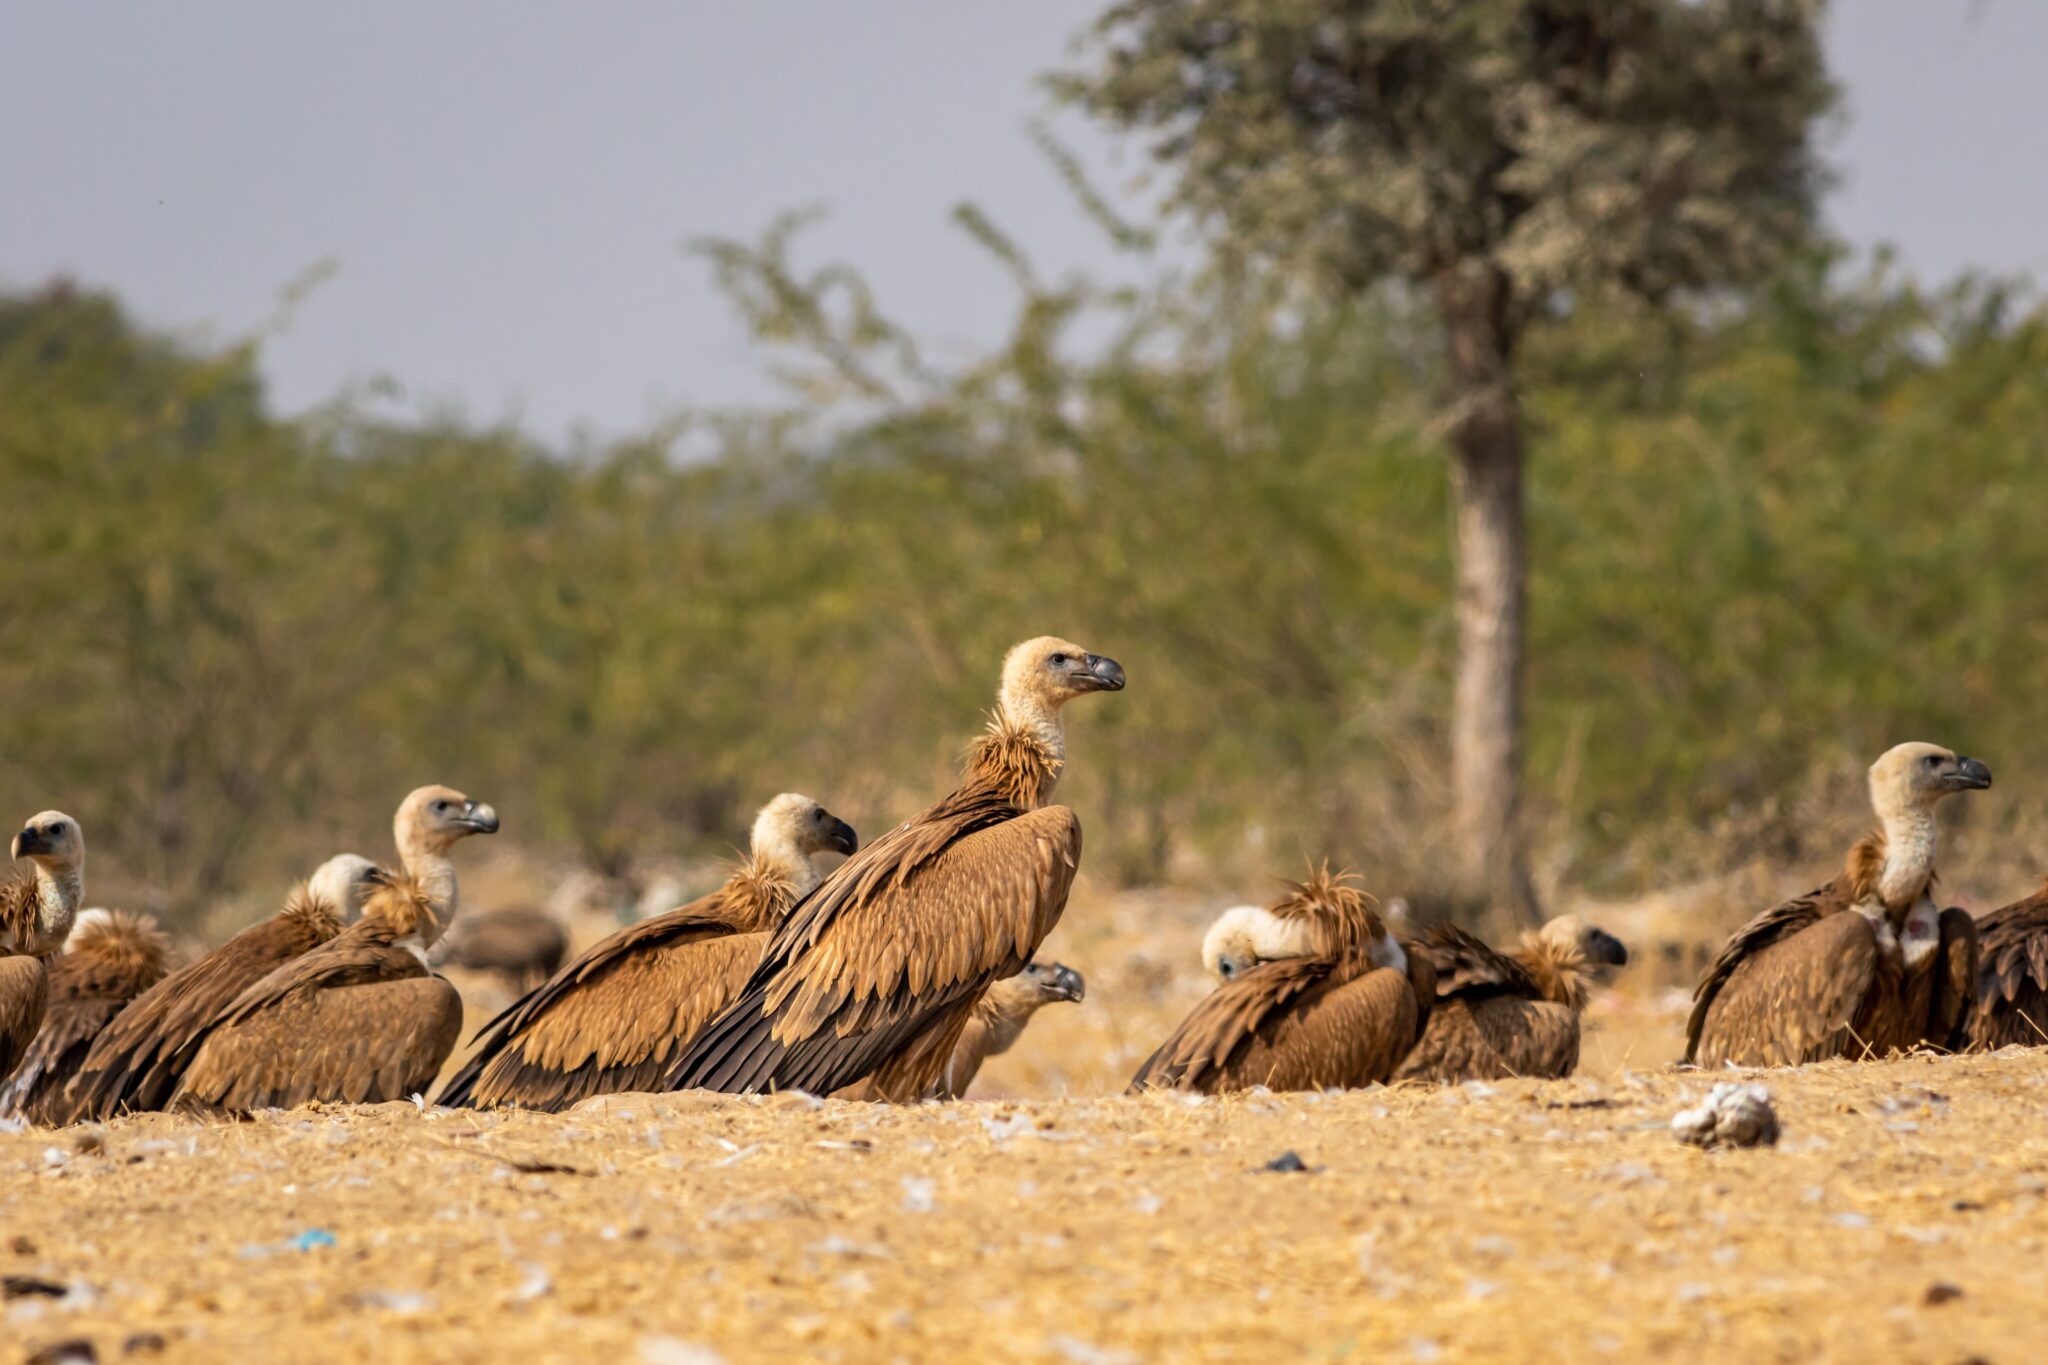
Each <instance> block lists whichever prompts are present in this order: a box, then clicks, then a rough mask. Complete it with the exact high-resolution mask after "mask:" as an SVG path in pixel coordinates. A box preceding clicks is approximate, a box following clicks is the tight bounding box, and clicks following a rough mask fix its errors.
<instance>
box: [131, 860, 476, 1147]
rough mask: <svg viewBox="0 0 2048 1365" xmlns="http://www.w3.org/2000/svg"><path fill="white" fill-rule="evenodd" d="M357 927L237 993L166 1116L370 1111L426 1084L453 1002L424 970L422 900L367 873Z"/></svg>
mask: <svg viewBox="0 0 2048 1365" xmlns="http://www.w3.org/2000/svg"><path fill="white" fill-rule="evenodd" d="M374 876H375V881H376V885H375V886H374V887H373V888H372V890H371V892H370V898H369V901H368V902H367V903H366V904H365V905H364V906H363V917H362V918H361V919H359V920H357V921H356V922H355V923H354V924H351V925H350V926H349V927H348V928H346V929H344V930H342V931H341V932H340V933H339V934H336V935H335V936H334V937H333V938H331V939H329V940H328V941H327V942H325V943H323V944H321V945H320V946H319V947H317V948H315V949H313V950H312V951H311V952H308V953H304V954H302V955H301V956H299V957H297V958H294V959H293V960H292V961H290V962H287V963H285V964H284V965H283V966H282V967H279V968H278V969H277V970H276V971H273V972H271V973H270V974H269V975H268V976H266V977H264V978H263V979H262V980H261V981H258V982H257V983H256V984H255V985H253V986H251V987H249V988H248V989H247V990H245V991H243V992H242V993H241V994H240V995H238V996H236V997H235V999H234V1000H233V1001H232V1002H230V1003H229V1005H228V1007H227V1008H226V1009H224V1010H222V1011H221V1012H220V1014H219V1015H218V1016H217V1017H216V1018H215V1019H214V1020H213V1021H212V1023H211V1024H209V1025H208V1027H207V1029H206V1031H205V1032H204V1034H203V1035H202V1036H201V1038H200V1039H199V1043H198V1047H197V1049H196V1050H195V1051H194V1053H193V1055H192V1061H191V1064H190V1065H189V1066H187V1067H186V1068H185V1074H184V1076H183V1078H182V1079H180V1081H179V1082H178V1088H177V1091H176V1092H175V1093H174V1094H173V1095H172V1096H171V1107H172V1108H187V1107H189V1108H193V1109H197V1110H200V1111H202V1112H216V1111H227V1112H231V1113H246V1112H248V1111H250V1110H253V1109H289V1108H292V1107H293V1106H295V1105H300V1104H305V1103H307V1102H309V1101H313V1100H324V1101H329V1102H339V1103H348V1104H376V1103H379V1102H381V1101H384V1100H402V1099H404V1098H406V1097H407V1096H409V1095H412V1094H415V1093H419V1092H423V1091H425V1090H426V1088H427V1087H428V1086H430V1085H432V1084H433V1082H434V1077H435V1076H436V1075H437V1074H439V1072H440V1070H441V1063H442V1062H444V1061H446V1060H447V1059H448V1053H449V1052H450V1051H451V1050H452V1049H453V1048H454V1046H455V1040H456V1038H457V1037H459V1036H460V1035H461V1032H462V997H461V996H460V995H458V994H457V993H456V990H455V987H453V986H451V985H449V984H448V982H447V981H445V980H443V979H442V978H441V977H438V976H436V975H434V974H433V972H432V971H430V970H429V969H428V967H427V950H426V940H427V938H428V936H429V935H430V933H431V931H432V927H433V919H434V911H433V899H434V898H433V896H432V895H431V894H430V893H429V892H428V890H427V889H426V887H424V886H422V885H421V884H420V883H419V882H417V881H415V880H413V879H412V878H411V877H409V876H406V875H404V874H402V873H392V872H378V873H376V874H374Z"/></svg>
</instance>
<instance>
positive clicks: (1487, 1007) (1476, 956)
mask: <svg viewBox="0 0 2048 1365" xmlns="http://www.w3.org/2000/svg"><path fill="white" fill-rule="evenodd" d="M1407 947H1408V951H1409V952H1411V953H1413V952H1420V953H1425V954H1427V955H1428V956H1429V959H1430V965H1431V966H1432V967H1434V968H1435V970H1436V1005H1435V1007H1434V1008H1432V1009H1431V1010H1430V1014H1429V1027H1427V1028H1426V1029H1424V1030H1423V1031H1422V1040H1421V1041H1420V1042H1418V1043H1417V1044H1416V1045H1415V1050H1414V1051H1413V1052H1410V1053H1409V1054H1408V1059H1407V1060H1406V1061H1404V1062H1403V1063H1401V1066H1400V1069H1399V1070H1397V1071H1396V1072H1395V1073H1394V1078H1395V1079H1396V1080H1423V1081H1439V1082H1452V1081H1490V1080H1498V1079H1501V1078H1503V1077H1508V1076H1534V1077H1540V1078H1543V1079H1548V1080H1555V1079H1558V1078H1560V1077H1564V1076H1569V1075H1571V1074H1572V1072H1573V1070H1575V1069H1576V1068H1577V1067H1578V1064H1579V1018H1580V1015H1581V1014H1582V1013H1583V1012H1584V1010H1585V1008H1586V994H1587V975H1588V968H1589V967H1591V966H1595V965H1604V966H1617V967H1618V966H1621V965H1623V964H1624V963H1626V962H1627V961H1628V949H1626V948H1624V947H1623V946H1622V944H1621V940H1619V939H1617V938H1615V937H1614V936H1613V935H1612V934H1609V933H1607V932H1606V931H1604V930H1601V929H1596V928H1594V927H1593V926H1592V925H1589V924H1583V923H1581V922H1580V921H1579V918H1578V917H1577V916H1576V915H1560V916H1559V917H1558V918H1556V919H1554V920H1551V921H1550V922H1549V923H1548V924H1546V925H1544V926H1543V927H1542V928H1541V929H1540V930H1537V931H1535V932H1533V933H1526V934H1524V935H1523V936H1522V941H1521V943H1520V944H1519V945H1518V946H1517V947H1516V948H1515V950H1514V951H1513V952H1511V953H1498V952H1495V951H1494V950H1493V949H1492V948H1490V947H1488V946H1487V945H1486V944H1484V943H1482V942H1481V941H1480V940H1479V939H1477V938H1475V937H1473V936H1472V935H1471V934H1468V933H1466V932H1465V931H1464V930H1462V929H1459V928H1458V927H1457V926H1455V925H1452V924H1439V925H1435V926H1433V927H1431V928H1430V929H1428V930H1426V931H1424V932H1423V933H1422V934H1421V935H1420V936H1419V937H1417V938H1415V939H1413V940H1411V941H1410V942H1409V943H1408V945H1407Z"/></svg>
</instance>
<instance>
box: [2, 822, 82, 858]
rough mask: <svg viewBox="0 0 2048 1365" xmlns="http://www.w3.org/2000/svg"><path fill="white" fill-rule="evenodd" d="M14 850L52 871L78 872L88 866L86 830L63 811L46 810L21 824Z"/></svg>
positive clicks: (18, 855) (15, 852)
mask: <svg viewBox="0 0 2048 1365" xmlns="http://www.w3.org/2000/svg"><path fill="white" fill-rule="evenodd" d="M12 851H13V853H14V856H15V857H17V858H27V859H28V860H29V861H30V862H33V863H34V864H35V865H36V866H37V867H39V868H42V869H44V870H46V871H49V872H52V873H64V872H78V871H81V870H83V869H84V867H85V831H83V830H81V829H80V828H79V827H78V822H77V821H76V820H74V819H72V818H71V817H70V816H68V815H66V814H65V813H64V812H63V811H61V810H46V811H44V812H43V813H42V814H40V815H35V816H31V817H30V818H29V821H28V823H27V824H25V825H23V826H22V827H21V833H19V834H17V835H15V836H14V845H13V850H12Z"/></svg>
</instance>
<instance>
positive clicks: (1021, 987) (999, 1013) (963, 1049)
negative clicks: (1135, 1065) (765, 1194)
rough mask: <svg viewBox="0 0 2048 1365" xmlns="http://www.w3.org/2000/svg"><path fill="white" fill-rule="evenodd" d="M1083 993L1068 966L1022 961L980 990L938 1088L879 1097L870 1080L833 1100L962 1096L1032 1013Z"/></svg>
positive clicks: (1013, 1043) (874, 1081)
mask: <svg viewBox="0 0 2048 1365" xmlns="http://www.w3.org/2000/svg"><path fill="white" fill-rule="evenodd" d="M1086 993H1087V983H1086V982H1085V981H1083V980H1082V979H1081V974H1080V973H1079V972H1077V971H1075V970H1074V969H1073V968H1072V967H1069V966H1066V965H1065V964H1063V963H1059V962H1054V963H1050V964H1041V963H1037V962H1032V963H1028V964H1026V966H1025V968H1024V970H1023V971H1021V972H1019V973H1017V974H1016V975H1015V976H1013V977H1010V978H1008V979H1007V980H1004V981H998V982H996V984H995V985H993V986H990V987H989V988H988V989H987V990H986V991H984V992H982V996H981V999H980V1000H978V1001H976V1002H975V1005H974V1011H973V1013H971V1014H969V1015H968V1016H967V1023H966V1024H965V1025H964V1026H962V1028H961V1030H960V1039H959V1041H958V1042H956V1043H954V1044H953V1051H952V1055H951V1056H949V1057H948V1058H947V1059H946V1066H945V1070H944V1071H943V1072H942V1073H941V1075H940V1076H939V1080H938V1084H937V1085H935V1086H934V1087H933V1088H932V1089H931V1090H930V1091H929V1092H927V1093H926V1094H923V1095H900V1094H898V1095H892V1094H885V1093H883V1091H882V1089H881V1085H880V1083H879V1081H878V1080H877V1078H875V1077H873V1076H870V1077H869V1078H868V1079H867V1080H864V1081H862V1082H860V1083H859V1084H858V1085H852V1086H848V1087H847V1088H846V1089H844V1090H841V1091H838V1092H836V1093H835V1095H834V1098H836V1099H843V1100H868V1101H875V1100H890V1101H895V1102H898V1103H902V1102H905V1101H909V1100H914V1099H933V1100H957V1099H959V1098H960V1097H961V1096H962V1095H965V1094H966V1093H967V1087H968V1086H970V1085H972V1084H974V1078H975V1076H976V1075H977V1074H979V1073H980V1071H981V1064H982V1063H983V1062H985V1061H987V1060H988V1059H989V1058H991V1057H999V1056H1001V1055H1002V1054H1003V1053H1005V1052H1008V1051H1009V1050H1010V1049H1011V1048H1012V1047H1014V1046H1016V1043H1017V1039H1018V1037H1019V1036H1021V1035H1022V1034H1023V1032H1024V1026H1025V1025H1026V1024H1028V1023H1030V1022H1031V1016H1032V1015H1034V1014H1036V1013H1038V1011H1039V1010H1041V1009H1043V1008H1044V1007H1045V1006H1047V1005H1050V1004H1053V1003H1055V1002H1057V1001H1062V1000H1065V1001H1078V1000H1080V999H1081V998H1082V997H1083V996H1084V995H1085V994H1086Z"/></svg>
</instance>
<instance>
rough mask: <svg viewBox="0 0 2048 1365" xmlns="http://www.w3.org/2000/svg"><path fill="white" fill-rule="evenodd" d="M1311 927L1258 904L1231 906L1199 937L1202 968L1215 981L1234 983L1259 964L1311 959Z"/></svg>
mask: <svg viewBox="0 0 2048 1365" xmlns="http://www.w3.org/2000/svg"><path fill="white" fill-rule="evenodd" d="M1318 948H1319V944H1318V942H1317V936H1316V930H1315V925H1314V924H1312V923H1310V922H1309V921H1307V920H1302V919H1282V918H1281V917H1280V916H1278V915H1276V914H1274V913H1273V912H1272V911H1271V910H1268V909H1266V908H1265V907H1264V906H1259V905H1233V906H1232V907H1231V908H1230V909H1228V910H1225V911H1224V912H1223V913H1222V914H1221V915H1219V916H1218V917H1217V919H1216V922H1215V923H1214V924H1212V925H1210V926H1209V932H1208V933H1206V934H1204V935H1203V936H1202V968H1203V970H1205V971H1207V972H1208V973H1209V975H1211V976H1213V977H1215V978H1216V979H1217V980H1218V981H1234V980H1236V979H1237V978H1238V977H1239V976H1241V975H1243V974H1244V973H1245V972H1248V971H1250V970H1251V969H1252V968H1254V967H1256V966H1258V965H1259V964H1260V963H1261V962H1273V961H1277V960H1279V959H1280V958H1287V957H1313V956H1315V954H1316V952H1317V951H1318Z"/></svg>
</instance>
